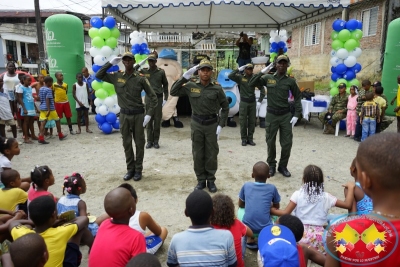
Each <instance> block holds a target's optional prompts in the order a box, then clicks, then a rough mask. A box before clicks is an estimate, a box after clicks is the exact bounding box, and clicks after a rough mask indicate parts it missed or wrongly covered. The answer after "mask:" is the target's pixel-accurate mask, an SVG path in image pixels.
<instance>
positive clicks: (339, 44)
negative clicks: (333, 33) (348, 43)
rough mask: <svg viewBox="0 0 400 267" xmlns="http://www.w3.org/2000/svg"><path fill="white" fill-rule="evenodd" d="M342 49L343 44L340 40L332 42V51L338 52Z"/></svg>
mask: <svg viewBox="0 0 400 267" xmlns="http://www.w3.org/2000/svg"><path fill="white" fill-rule="evenodd" d="M340 48H343V42H342V41H340V40H334V41H333V42H332V49H333V50H336V51H338V50H339V49H340Z"/></svg>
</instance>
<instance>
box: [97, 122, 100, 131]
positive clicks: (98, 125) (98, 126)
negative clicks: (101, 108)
mask: <svg viewBox="0 0 400 267" xmlns="http://www.w3.org/2000/svg"><path fill="white" fill-rule="evenodd" d="M97 128H99V130H100V131H101V123H98V124H97Z"/></svg>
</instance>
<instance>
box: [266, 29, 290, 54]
mask: <svg viewBox="0 0 400 267" xmlns="http://www.w3.org/2000/svg"><path fill="white" fill-rule="evenodd" d="M269 36H270V38H269V43H270V49H269V52H270V61H271V62H272V61H274V59H275V57H276V56H277V55H278V52H279V50H281V49H282V50H283V53H284V54H286V52H287V50H288V48H287V45H286V41H287V39H288V37H287V32H286V30H280V31H277V30H272V31H271V32H270V33H269Z"/></svg>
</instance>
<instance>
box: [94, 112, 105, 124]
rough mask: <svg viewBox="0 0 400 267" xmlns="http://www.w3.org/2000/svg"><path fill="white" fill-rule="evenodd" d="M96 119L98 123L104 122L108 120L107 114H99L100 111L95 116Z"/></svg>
mask: <svg viewBox="0 0 400 267" xmlns="http://www.w3.org/2000/svg"><path fill="white" fill-rule="evenodd" d="M94 119H95V120H96V122H97V123H98V124H103V123H105V122H106V116H103V115H101V114H99V113H97V114H96V116H95V117H94Z"/></svg>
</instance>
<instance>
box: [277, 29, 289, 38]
mask: <svg viewBox="0 0 400 267" xmlns="http://www.w3.org/2000/svg"><path fill="white" fill-rule="evenodd" d="M286 35H287V32H286V30H280V31H279V36H280V37H283V36H286Z"/></svg>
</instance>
